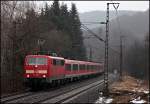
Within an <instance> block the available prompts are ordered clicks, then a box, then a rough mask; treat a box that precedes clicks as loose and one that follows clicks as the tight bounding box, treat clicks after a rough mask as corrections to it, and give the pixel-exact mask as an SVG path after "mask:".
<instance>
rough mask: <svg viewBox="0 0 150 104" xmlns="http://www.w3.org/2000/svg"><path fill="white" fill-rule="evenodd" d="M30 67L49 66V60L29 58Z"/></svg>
mask: <svg viewBox="0 0 150 104" xmlns="http://www.w3.org/2000/svg"><path fill="white" fill-rule="evenodd" d="M27 64H28V65H47V58H42V57H29V58H27Z"/></svg>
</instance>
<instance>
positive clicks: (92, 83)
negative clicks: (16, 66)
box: [1, 76, 103, 103]
mask: <svg viewBox="0 0 150 104" xmlns="http://www.w3.org/2000/svg"><path fill="white" fill-rule="evenodd" d="M100 79H101V80H100ZM102 79H103V76H100V77H97V78H92V79H87V80H84V81H80V82H75V83H72V84H69V85H67V86H62V87H60V88H57V89H53V90H50V91H49V90H48V91H40V92H29V93H24V94H22V95H15V96H11V97H9V98H8V97H6V98H2V99H1V102H2V103H60V102H61V103H63V102H66V100H67V101H68V99H72V98H73V97H75V96H78V95H79V94H81V93H84V92H85V91H86V90H88V89H91V88H94V87H97V86H98V85H100V84H102V83H103V80H102ZM97 80H99V81H97Z"/></svg>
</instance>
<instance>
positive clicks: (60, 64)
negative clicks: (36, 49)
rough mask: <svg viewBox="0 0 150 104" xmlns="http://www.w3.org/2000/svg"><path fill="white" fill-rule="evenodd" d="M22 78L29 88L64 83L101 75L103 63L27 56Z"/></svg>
mask: <svg viewBox="0 0 150 104" xmlns="http://www.w3.org/2000/svg"><path fill="white" fill-rule="evenodd" d="M24 70H25V74H24V77H25V78H26V79H27V81H28V82H30V85H31V87H36V86H37V84H39V83H40V84H41V83H53V82H56V81H57V82H64V81H66V80H74V79H79V78H81V77H85V76H90V75H96V74H101V73H103V71H104V68H103V63H94V62H87V61H78V60H69V59H64V58H62V57H55V56H49V55H27V56H26V58H25V63H24Z"/></svg>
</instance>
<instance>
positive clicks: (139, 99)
mask: <svg viewBox="0 0 150 104" xmlns="http://www.w3.org/2000/svg"><path fill="white" fill-rule="evenodd" d="M130 102H131V103H134V104H137V103H140V104H142V103H146V101H145V100H142V99H141V98H140V97H138V98H137V99H133V100H131V101H130Z"/></svg>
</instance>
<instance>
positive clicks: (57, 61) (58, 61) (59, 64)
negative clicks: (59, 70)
mask: <svg viewBox="0 0 150 104" xmlns="http://www.w3.org/2000/svg"><path fill="white" fill-rule="evenodd" d="M53 65H57V66H63V65H64V60H58V59H53Z"/></svg>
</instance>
